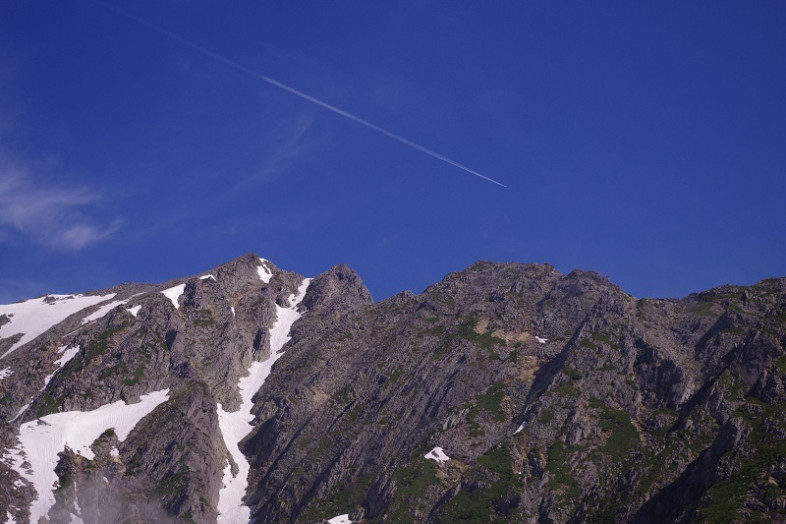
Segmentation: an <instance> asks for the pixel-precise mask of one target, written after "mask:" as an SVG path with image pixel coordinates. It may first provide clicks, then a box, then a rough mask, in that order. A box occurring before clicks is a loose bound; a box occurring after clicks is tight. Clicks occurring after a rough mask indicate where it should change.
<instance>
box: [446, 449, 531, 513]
mask: <svg viewBox="0 0 786 524" xmlns="http://www.w3.org/2000/svg"><path fill="white" fill-rule="evenodd" d="M477 462H478V464H479V465H480V466H482V467H483V468H484V469H485V470H487V471H486V472H485V473H484V472H483V471H477V473H479V474H481V475H482V477H484V478H488V477H489V476H491V477H492V478H495V480H493V481H492V482H491V484H490V485H487V486H486V487H481V488H477V489H473V490H468V489H462V490H461V491H459V492H458V494H457V495H456V496H455V497H453V499H451V501H450V502H449V503H448V504H446V505H445V508H444V510H443V511H444V516H443V519H442V520H443V522H471V523H477V524H482V523H483V524H485V523H487V522H490V521H492V520H497V519H496V518H494V517H497V518H499V517H503V518H504V515H499V514H498V513H499V512H498V511H497V509H496V508H497V506H498V502H501V501H503V500H504V499H505V497H506V496H507V494H508V492H509V491H510V489H511V488H512V487H513V486H514V485H515V480H516V479H515V474H514V473H513V458H512V457H511V454H510V449H509V448H508V446H507V444H503V445H501V446H499V447H495V448H492V449H490V450H489V451H487V452H486V453H485V454H483V455H481V456H480V457H478V461H477ZM489 473H490V474H491V475H489ZM484 484H485V483H484Z"/></svg>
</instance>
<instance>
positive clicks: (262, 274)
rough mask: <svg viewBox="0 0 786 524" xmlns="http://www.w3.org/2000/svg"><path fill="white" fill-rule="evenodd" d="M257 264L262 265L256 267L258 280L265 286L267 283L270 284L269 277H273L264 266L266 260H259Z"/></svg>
mask: <svg viewBox="0 0 786 524" xmlns="http://www.w3.org/2000/svg"><path fill="white" fill-rule="evenodd" d="M259 262H260V263H261V264H262V265H261V266H257V274H258V275H259V279H260V280H261V281H262V282H264V283H265V284H267V283H268V282H270V277H272V276H273V272H272V271H270V269H269V268H268V267H267V266H266V265H265V262H267V260H265V259H264V258H260V259H259Z"/></svg>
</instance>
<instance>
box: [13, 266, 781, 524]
mask: <svg viewBox="0 0 786 524" xmlns="http://www.w3.org/2000/svg"><path fill="white" fill-rule="evenodd" d="M301 282H303V278H302V277H301V276H299V275H296V274H293V273H289V272H286V271H283V270H281V269H279V268H277V267H275V266H274V265H273V264H272V263H270V262H267V261H264V260H261V259H259V258H258V257H257V256H256V255H253V254H250V255H247V256H244V257H241V258H239V259H236V260H234V261H232V262H229V263H228V264H225V265H223V266H220V267H218V268H215V269H213V270H211V271H208V272H206V273H205V274H203V275H201V276H195V277H191V278H184V279H180V280H176V281H173V282H169V283H166V284H162V285H128V284H127V285H124V286H120V287H118V288H114V289H111V290H104V291H101V292H98V293H95V295H102V296H103V295H110V294H111V295H113V296H112V297H111V298H109V299H107V300H106V301H105V302H103V303H100V304H96V305H91V306H89V307H88V308H86V309H84V310H81V311H79V312H78V313H75V314H73V315H71V316H69V317H68V318H66V319H65V320H63V321H59V322H57V323H56V324H55V325H53V326H51V327H50V328H49V329H47V330H45V332H44V333H43V334H42V335H40V336H39V337H37V338H35V339H34V340H32V341H30V342H28V343H26V344H24V345H22V346H20V347H18V348H17V349H14V350H13V351H12V352H11V353H9V354H8V355H7V356H5V357H4V358H2V359H0V377H2V378H0V422H2V426H0V428H1V429H0V450H5V451H4V458H3V460H0V515H5V516H10V517H13V519H15V521H16V522H27V521H28V519H29V518H30V515H31V510H30V508H31V507H33V505H31V503H32V501H33V500H34V499H36V497H38V495H39V493H38V492H39V490H43V489H47V488H48V487H51V486H47V484H46V483H45V482H44V481H42V480H41V478H42V477H41V476H40V475H41V474H42V472H40V471H33V470H31V469H30V467H31V466H30V461H29V457H28V456H27V455H26V454H28V453H34V452H42V453H43V452H45V450H43V449H42V448H36V447H35V445H34V444H32V443H31V442H34V441H32V440H30V438H32V437H27V436H25V437H24V438H23V437H22V435H23V433H24V432H26V433H24V435H28V434H34V435H38V433H42V434H43V431H44V430H45V429H47V427H48V426H47V424H50V425H51V424H52V419H48V418H47V416H48V415H50V414H55V413H62V412H70V411H81V412H92V411H94V410H99V409H106V406H107V405H108V404H111V403H113V402H118V401H122V402H124V403H126V404H129V405H133V404H134V403H135V402H138V401H139V399H140V397H142V395H145V394H147V393H150V392H152V391H160V390H163V389H167V390H168V391H169V394H168V397H167V398H168V400H166V402H163V403H161V404H160V405H158V406H157V407H155V409H153V410H152V411H151V412H149V413H148V414H146V415H145V416H144V417H143V418H141V420H140V421H139V422H138V423H136V425H135V426H134V427H133V429H132V430H131V431H130V432H128V434H123V435H118V434H117V433H116V432H115V428H114V427H112V426H109V427H106V428H100V429H101V430H102V431H103V433H101V434H100V436H99V437H98V438H95V439H94V440H91V442H90V444H91V449H92V453H86V452H81V451H79V450H78V449H77V447H78V446H77V444H74V443H73V442H72V441H73V438H72V440H68V439H67V438H66V437H63V439H61V440H59V441H57V442H58V445H57V447H58V449H56V450H54V451H53V450H49V451H48V452H50V453H55V454H56V456H53V457H52V464H53V468H54V470H53V471H54V473H55V474H56V478H57V481H56V486H54V489H55V491H54V503H53V504H51V506H49V507H48V508H47V511H46V517H45V518H47V519H48V520H49V521H50V522H71V519H72V516H74V515H76V516H78V517H79V518H81V519H82V520H83V521H84V522H112V521H119V518H118V516H119V515H122V516H123V517H128V518H129V519H130V521H133V522H170V521H171V522H216V520H217V519H218V521H219V522H223V520H222V516H221V515H220V514H219V512H218V507H219V500H220V499H221V497H222V496H225V495H224V492H225V490H226V489H227V488H226V486H227V479H228V478H230V477H228V476H227V475H237V471H239V468H238V464H237V463H236V461H235V460H233V458H232V456H231V454H230V453H229V452H228V451H227V449H228V446H229V445H230V443H229V442H227V441H226V438H228V437H226V436H225V433H223V432H222V431H223V429H222V428H221V427H220V421H219V418H220V417H219V414H218V411H217V409H218V408H217V406H218V405H219V404H220V405H221V406H223V409H224V410H228V411H233V410H237V409H239V408H240V407H241V404H242V400H243V392H242V391H241V390H240V389H239V388H238V382H239V380H240V378H241V377H243V376H245V375H246V374H247V372H248V370H249V367H250V366H251V364H252V362H261V361H264V360H266V359H267V358H268V357H270V343H271V340H270V339H271V328H273V327H274V324H275V322H276V320H277V316H278V315H279V314H280V313H277V311H279V312H280V311H283V310H282V309H281V308H286V307H287V306H289V305H290V304H291V300H292V298H291V297H292V296H293V295H294V294H295V293H296V292H297V291H298V287H299V286H300V285H301ZM52 300H65V299H61V298H57V297H55V298H53V299H52ZM115 302H116V303H117V305H116V306H114V307H113V308H112V309H111V310H107V311H106V312H105V314H103V316H100V315H99V313H101V312H102V310H101V308H102V307H103V306H105V305H107V304H111V303H115ZM292 307H293V308H294V306H292ZM297 309H298V311H299V314H300V315H301V316H300V317H299V319H298V320H296V321H295V323H294V324H293V325H292V327H291V329H290V330H289V333H288V335H289V336H290V337H291V339H290V340H289V342H288V343H287V344H286V345H285V346H284V353H283V355H280V358H278V360H277V361H276V363H275V365H274V366H273V368H272V371H271V372H270V374H269V376H267V378H266V379H265V380H264V383H263V385H262V387H261V388H260V389H259V391H257V392H256V395H254V397H253V409H252V412H251V413H252V414H251V416H250V417H249V420H250V424H249V425H248V427H247V428H246V430H244V433H247V435H245V436H244V437H243V438H242V440H241V441H240V449H241V450H242V452H243V454H244V455H245V457H246V458H247V459H248V463H249V467H250V470H249V473H248V479H247V484H244V485H243V486H244V492H245V499H244V503H245V504H246V505H247V506H248V507H250V508H252V509H251V516H252V517H254V518H256V521H257V522H314V523H316V522H322V521H324V520H325V519H329V518H332V517H335V516H337V515H341V514H349V515H350V518H351V519H352V520H353V521H354V522H359V521H368V522H460V521H466V522H479V523H480V522H491V521H500V522H502V521H504V522H593V521H597V522H619V521H622V522H652V523H656V522H658V523H660V522H688V521H693V520H708V521H711V522H727V521H734V520H737V521H740V522H742V521H751V520H760V521H767V520H771V521H775V522H779V521H784V520H785V519H786V416H785V415H784V413H786V411H785V410H784V408H786V390H785V389H784V387H785V386H784V383H785V382H786V351H784V348H785V347H786V279H769V280H765V281H762V282H760V283H759V284H757V285H755V286H750V287H736V286H724V287H721V288H717V289H713V290H710V291H706V292H704V293H700V294H694V295H690V296H688V297H686V298H684V299H681V300H654V299H640V300H637V299H635V298H633V297H631V296H630V295H628V294H626V293H625V292H624V291H623V290H621V289H620V288H619V287H617V286H615V285H614V284H612V283H611V282H609V280H608V279H606V278H605V277H603V276H601V275H598V274H597V273H593V272H585V271H574V272H571V273H569V274H567V275H562V274H560V273H559V272H558V271H556V270H555V269H554V268H553V267H551V266H548V265H524V264H512V263H511V264H495V263H491V262H478V263H476V264H474V265H473V266H471V267H469V268H467V269H466V270H464V271H461V272H458V273H452V274H450V275H448V276H447V277H445V279H444V280H443V281H442V282H440V283H438V284H435V285H433V286H430V287H429V288H427V289H426V290H424V291H423V292H422V293H421V294H419V295H414V294H412V293H409V292H403V293H400V294H398V295H396V296H393V297H391V298H389V299H387V300H384V301H381V302H376V303H375V302H373V301H372V298H371V295H370V294H369V292H368V290H367V289H366V288H365V286H364V285H363V283H362V281H361V279H360V277H359V276H358V275H357V274H356V273H355V272H354V271H352V270H351V269H350V268H348V267H346V266H337V267H334V268H332V269H330V270H329V271H326V272H325V273H323V274H321V275H319V276H317V277H316V278H314V279H313V280H311V281H310V283H308V288H307V291H306V293H305V296H304V297H303V299H302V301H301V302H300V303H299V305H298V306H297ZM91 314H92V315H91ZM4 315H5V316H3V317H2V320H1V321H0V337H2V338H1V339H0V352H2V353H5V352H6V351H8V349H9V348H11V347H13V345H14V344H16V342H17V341H18V340H20V336H18V335H17V333H16V332H14V325H15V318H14V316H13V313H11V314H10V316H9V313H4ZM88 317H90V321H88V322H83V320H84V319H85V318H88ZM93 317H97V318H93ZM77 348H78V349H77ZM66 357H69V358H70V359H67V358H66ZM25 406H27V407H25ZM37 420H38V421H39V422H37V423H36V421H37ZM47 421H49V422H47ZM31 422H32V423H33V425H32V426H30V425H28V423H31ZM36 424H38V425H36ZM23 425H24V426H23ZM39 426H40V427H39ZM52 427H54V426H53V425H52ZM23 428H26V429H24V431H23ZM50 429H51V428H50ZM69 438H70V437H69ZM234 444H237V442H234ZM437 447H438V448H441V449H440V453H438V454H434V453H430V452H431V451H432V450H434V449H435V448H437ZM80 449H81V448H80ZM443 454H445V455H446V456H447V457H449V458H447V459H445V457H444V456H443ZM87 455H89V456H87ZM426 455H428V456H429V457H431V458H426ZM436 457H438V458H440V460H434V458H436ZM26 459H27V462H25V460H26ZM242 480H244V481H245V480H246V479H242ZM42 486H43V487H42ZM33 516H35V515H33Z"/></svg>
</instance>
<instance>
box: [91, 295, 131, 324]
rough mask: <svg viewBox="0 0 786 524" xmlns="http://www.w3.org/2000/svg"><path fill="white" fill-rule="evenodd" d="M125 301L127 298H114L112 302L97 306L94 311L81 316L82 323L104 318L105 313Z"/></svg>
mask: <svg viewBox="0 0 786 524" xmlns="http://www.w3.org/2000/svg"><path fill="white" fill-rule="evenodd" d="M126 302H128V300H115V301H114V302H110V303H109V304H105V305H103V306H101V307H100V308H98V309H97V310H96V311H95V312H94V313H90V314H89V315H87V316H86V317H85V318H83V319H82V324H87V323H88V322H92V321H94V320H98V319H99V318H104V317H105V316H106V314H107V313H109V312H110V311H112V310H113V309H115V308H116V307H117V306H119V305H122V304H125V303H126Z"/></svg>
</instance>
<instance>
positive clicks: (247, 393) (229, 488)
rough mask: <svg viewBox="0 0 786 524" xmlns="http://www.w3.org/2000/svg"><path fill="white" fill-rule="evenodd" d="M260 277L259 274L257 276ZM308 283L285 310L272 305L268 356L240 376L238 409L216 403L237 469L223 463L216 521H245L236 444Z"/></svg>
mask: <svg viewBox="0 0 786 524" xmlns="http://www.w3.org/2000/svg"><path fill="white" fill-rule="evenodd" d="M260 276H261V275H260ZM310 282H311V279H310V278H306V279H304V280H303V282H302V283H301V284H300V287H298V290H297V295H290V296H289V307H286V308H283V307H280V306H279V305H276V322H275V323H274V324H273V327H271V328H270V357H268V359H267V360H265V361H264V362H254V363H252V364H251V367H250V368H249V369H248V375H247V376H245V377H242V378H241V379H240V382H239V383H238V389H239V390H240V397H241V399H242V403H241V405H240V409H239V410H238V411H234V412H231V413H230V412H227V411H224V408H223V407H222V406H221V404H220V403H219V404H218V425H219V428H220V429H221V435H222V436H223V438H224V443H225V444H226V446H227V449H228V450H229V452H230V453H231V454H232V459H233V460H234V461H235V463H236V464H237V466H238V473H237V475H236V476H234V477H233V476H232V469H231V467H230V465H229V463H227V465H226V467H225V468H224V479H223V480H224V484H223V487H222V488H221V491H220V492H219V495H218V512H219V516H218V522H219V523H226V524H237V523H241V522H249V520H250V516H251V510H250V509H249V508H248V506H244V505H243V496H244V495H245V494H246V488H247V486H248V471H249V464H248V461H247V460H246V457H245V456H244V455H243V453H242V452H241V451H240V447H239V444H240V441H241V440H243V438H245V436H246V435H248V434H249V433H250V432H251V430H252V429H253V428H252V426H251V423H252V422H253V420H254V415H252V414H251V408H252V407H254V403H253V402H252V401H251V399H252V397H253V396H254V394H255V393H256V392H257V391H259V388H261V387H262V385H263V384H264V383H265V380H267V377H268V376H269V375H270V371H271V369H272V368H273V364H275V362H276V361H277V360H278V359H279V358H280V357H281V355H283V354H284V353H283V352H281V348H283V347H284V344H286V343H287V342H289V339H290V338H291V337H290V336H289V330H290V328H291V327H292V324H294V323H295V321H296V320H297V319H298V318H300V313H299V312H298V311H297V305H298V304H299V303H300V301H301V300H303V297H304V296H305V295H306V289H308V285H309V283H310Z"/></svg>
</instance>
